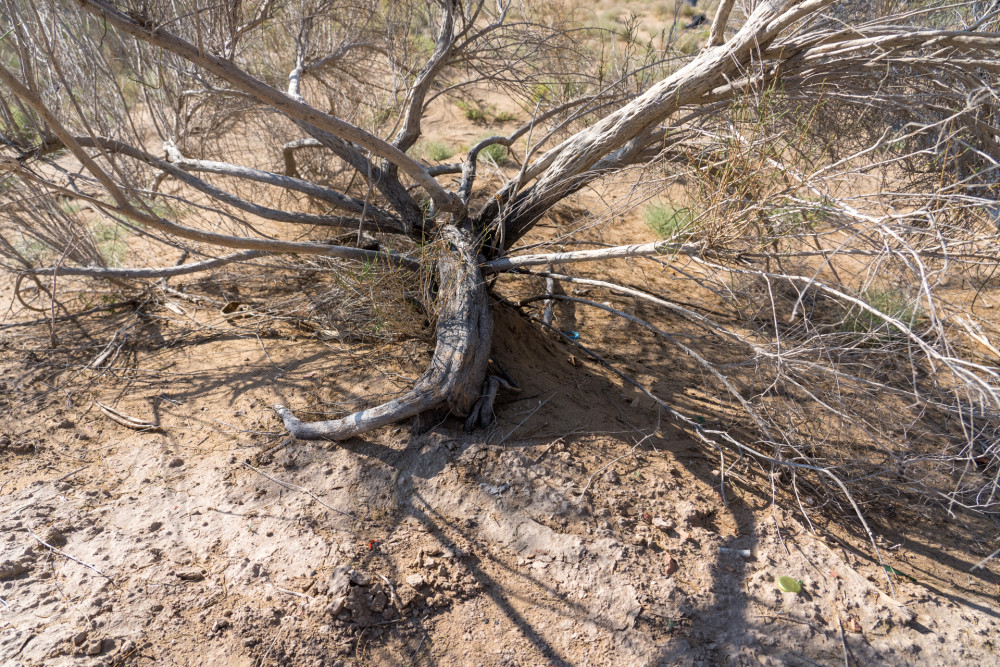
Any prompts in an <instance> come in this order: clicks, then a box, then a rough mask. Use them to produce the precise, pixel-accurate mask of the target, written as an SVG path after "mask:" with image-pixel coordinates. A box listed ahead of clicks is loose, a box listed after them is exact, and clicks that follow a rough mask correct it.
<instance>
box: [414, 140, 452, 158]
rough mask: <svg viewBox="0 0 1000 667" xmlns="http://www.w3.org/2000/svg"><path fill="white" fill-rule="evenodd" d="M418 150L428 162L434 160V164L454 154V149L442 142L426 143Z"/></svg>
mask: <svg viewBox="0 0 1000 667" xmlns="http://www.w3.org/2000/svg"><path fill="white" fill-rule="evenodd" d="M420 148H421V151H420V152H421V153H422V154H423V155H424V156H425V157H426V158H427V159H428V160H434V161H435V162H442V161H444V160H447V159H448V158H450V157H451V156H453V155H454V154H455V149H454V148H452V147H451V146H449V145H448V144H447V143H445V142H443V141H437V140H432V141H427V142H425V143H424V144H422V146H420Z"/></svg>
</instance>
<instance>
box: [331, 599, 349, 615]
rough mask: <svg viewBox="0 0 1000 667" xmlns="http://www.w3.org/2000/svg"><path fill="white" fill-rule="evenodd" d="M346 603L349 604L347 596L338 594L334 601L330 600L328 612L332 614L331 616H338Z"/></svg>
mask: <svg viewBox="0 0 1000 667" xmlns="http://www.w3.org/2000/svg"><path fill="white" fill-rule="evenodd" d="M345 604H347V596H346V595H338V596H337V597H335V598H333V601H332V602H330V604H329V605H327V607H326V613H328V614H330V615H331V616H336V615H337V614H339V613H340V612H342V611H343V610H344V605H345Z"/></svg>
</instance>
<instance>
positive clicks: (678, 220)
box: [644, 204, 698, 238]
mask: <svg viewBox="0 0 1000 667" xmlns="http://www.w3.org/2000/svg"><path fill="white" fill-rule="evenodd" d="M644 217H645V219H646V224H647V225H649V227H650V228H651V229H652V230H653V231H654V232H656V234H657V235H658V236H661V237H663V238H673V237H676V236H690V235H691V232H692V229H691V225H692V223H693V222H694V221H695V218H697V217H698V215H697V213H695V211H694V209H692V208H689V207H687V206H677V205H675V204H652V205H650V206H648V207H647V208H646V210H645V212H644Z"/></svg>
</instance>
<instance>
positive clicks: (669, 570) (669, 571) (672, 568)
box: [663, 555, 680, 577]
mask: <svg viewBox="0 0 1000 667" xmlns="http://www.w3.org/2000/svg"><path fill="white" fill-rule="evenodd" d="M678 569H680V565H678V564H677V561H676V560H675V559H674V557H673V556H670V555H667V566H666V567H665V568H664V569H663V574H664V575H665V576H667V577H671V576H673V574H674V572H676V571H677V570H678Z"/></svg>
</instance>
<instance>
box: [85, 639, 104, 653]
mask: <svg viewBox="0 0 1000 667" xmlns="http://www.w3.org/2000/svg"><path fill="white" fill-rule="evenodd" d="M103 650H104V642H102V641H101V640H100V639H91V640H90V641H89V642H88V643H87V648H86V650H85V653H86V654H87V655H100V654H101V651H103Z"/></svg>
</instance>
